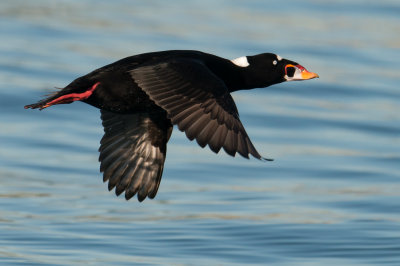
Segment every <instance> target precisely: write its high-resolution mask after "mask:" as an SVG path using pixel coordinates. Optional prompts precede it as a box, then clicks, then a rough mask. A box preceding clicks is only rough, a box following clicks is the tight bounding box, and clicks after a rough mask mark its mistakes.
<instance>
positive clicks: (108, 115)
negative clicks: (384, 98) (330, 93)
mask: <svg viewBox="0 0 400 266" xmlns="http://www.w3.org/2000/svg"><path fill="white" fill-rule="evenodd" d="M317 77H318V75H317V74H315V73H312V72H309V71H307V70H306V69H305V68H304V67H303V66H301V65H299V64H298V63H296V62H293V61H290V60H287V59H283V58H281V57H280V56H278V55H276V54H272V53H263V54H258V55H254V56H243V57H239V58H237V59H234V60H228V59H225V58H221V57H218V56H215V55H212V54H207V53H203V52H199V51H190V50H188V51H186V50H182V51H181V50H172V51H162V52H154V53H145V54H139V55H134V56H130V57H127V58H124V59H121V60H119V61H117V62H115V63H112V64H109V65H106V66H104V67H102V68H99V69H97V70H94V71H93V72H91V73H89V74H87V75H85V76H82V77H80V78H77V79H76V80H74V81H72V82H71V83H70V84H69V85H68V86H66V87H65V88H63V89H61V90H59V91H57V92H55V93H53V94H52V95H50V96H49V97H48V98H46V99H43V100H41V101H39V102H38V103H35V104H30V105H26V106H25V108H26V109H27V108H32V109H35V108H39V109H40V110H42V109H44V108H47V107H49V106H52V105H56V104H66V103H72V102H74V101H82V102H85V103H88V104H90V105H93V106H94V107H97V108H99V109H100V112H101V119H102V123H103V127H104V132H105V133H104V136H103V138H102V139H101V141H100V144H101V145H100V148H99V152H100V157H99V161H100V162H101V166H100V171H101V172H103V180H104V182H106V181H107V180H108V189H109V190H112V189H113V188H115V193H116V194H117V195H120V194H121V193H122V192H124V191H125V198H126V199H127V200H128V199H130V198H132V197H133V196H134V195H135V194H137V197H138V200H139V201H143V200H144V199H145V198H146V197H149V198H154V197H155V196H156V193H157V190H158V187H159V185H160V181H161V175H162V172H163V168H164V161H165V156H166V151H167V142H168V140H169V138H170V136H171V133H172V126H173V125H177V126H178V128H179V129H180V130H181V131H184V132H185V133H186V136H187V137H188V138H189V139H190V140H194V139H196V141H197V143H198V144H199V145H200V146H201V147H202V148H204V147H205V146H206V145H208V146H209V147H210V149H211V150H212V151H214V152H215V153H218V152H219V150H220V149H221V148H223V149H224V150H225V152H226V153H228V154H229V155H231V156H235V154H236V153H239V154H240V155H242V156H243V157H246V158H249V154H251V155H252V156H253V157H255V158H257V159H260V160H270V159H266V158H263V157H261V155H260V154H259V153H258V152H257V150H256V149H255V147H254V146H253V144H252V143H251V141H250V138H249V136H248V135H247V133H246V131H245V129H244V127H243V125H242V123H241V122H240V119H239V113H238V110H237V108H236V105H235V102H234V101H233V98H232V96H231V92H234V91H238V90H248V89H253V88H260V87H267V86H270V85H273V84H277V83H280V82H284V81H293V80H307V79H312V78H317Z"/></svg>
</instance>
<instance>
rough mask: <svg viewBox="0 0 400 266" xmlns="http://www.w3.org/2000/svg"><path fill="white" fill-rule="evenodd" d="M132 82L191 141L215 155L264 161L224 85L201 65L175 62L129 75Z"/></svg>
mask: <svg viewBox="0 0 400 266" xmlns="http://www.w3.org/2000/svg"><path fill="white" fill-rule="evenodd" d="M130 74H131V76H132V78H133V80H134V81H135V82H136V83H137V84H138V86H139V87H140V88H142V89H143V90H144V91H145V92H146V93H147V94H148V95H149V97H150V99H152V100H153V101H154V102H155V103H156V104H157V105H158V106H160V107H161V108H163V109H165V110H166V111H167V112H168V118H169V119H171V121H172V123H173V124H177V125H178V128H179V129H180V130H181V131H184V132H185V133H186V136H187V137H188V138H189V139H190V140H193V139H196V140H197V143H198V144H199V145H200V146H201V147H203V148H204V147H205V146H206V145H207V144H208V146H209V147H210V148H211V150H212V151H214V152H216V153H218V152H219V150H220V149H221V148H223V149H224V150H225V151H226V152H227V153H228V154H229V155H232V156H235V154H236V152H238V153H239V154H241V155H242V156H244V157H246V158H249V154H251V155H253V156H254V157H256V158H258V159H264V158H262V157H261V155H260V154H259V153H258V152H257V150H256V149H255V147H254V146H253V144H252V143H251V141H250V138H249V137H248V135H247V133H246V131H245V129H244V127H243V125H242V123H241V122H240V119H239V113H238V110H237V108H236V105H235V102H234V101H233V99H232V96H231V95H230V93H229V91H228V89H227V87H226V85H225V83H224V82H223V81H222V80H221V79H219V78H218V77H217V76H216V75H214V74H213V73H212V72H211V71H210V70H209V69H208V68H207V67H206V66H205V65H204V64H203V63H201V62H200V61H195V60H191V59H174V60H171V61H168V62H164V63H159V64H155V65H146V66H141V67H138V68H135V69H133V70H131V71H130Z"/></svg>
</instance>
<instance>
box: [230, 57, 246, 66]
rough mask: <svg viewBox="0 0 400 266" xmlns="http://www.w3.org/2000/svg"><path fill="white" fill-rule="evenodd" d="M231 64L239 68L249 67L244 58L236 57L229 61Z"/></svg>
mask: <svg viewBox="0 0 400 266" xmlns="http://www.w3.org/2000/svg"><path fill="white" fill-rule="evenodd" d="M231 62H232V63H234V64H235V65H237V66H240V67H248V66H249V65H250V64H249V61H247V57H246V56H241V57H238V58H236V59H233V60H231Z"/></svg>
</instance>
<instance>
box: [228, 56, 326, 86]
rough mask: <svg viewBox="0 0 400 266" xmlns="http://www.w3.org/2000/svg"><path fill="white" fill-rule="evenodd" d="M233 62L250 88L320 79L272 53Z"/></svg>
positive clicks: (240, 58)
mask: <svg viewBox="0 0 400 266" xmlns="http://www.w3.org/2000/svg"><path fill="white" fill-rule="evenodd" d="M231 61H232V63H234V64H235V65H236V66H238V67H240V68H241V69H242V72H243V73H244V77H245V80H246V84H247V85H248V86H249V88H250V87H267V86H270V85H273V84H277V83H281V82H285V81H295V80H308V79H313V78H319V76H318V74H316V73H313V72H310V71H308V70H307V69H306V68H305V67H303V66H302V65H300V64H299V63H297V62H294V61H291V60H288V59H285V58H282V57H280V56H279V55H277V54H272V53H263V54H258V55H253V56H242V57H239V58H236V59H234V60H231Z"/></svg>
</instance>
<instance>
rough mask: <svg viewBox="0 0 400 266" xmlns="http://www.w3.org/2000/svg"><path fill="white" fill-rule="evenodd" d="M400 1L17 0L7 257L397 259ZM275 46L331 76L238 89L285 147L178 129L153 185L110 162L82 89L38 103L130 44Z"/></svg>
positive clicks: (264, 130) (7, 27)
mask: <svg viewBox="0 0 400 266" xmlns="http://www.w3.org/2000/svg"><path fill="white" fill-rule="evenodd" d="M399 10H400V6H399V4H398V3H397V1H389V0H387V1H379V2H373V3H372V2H365V1H357V0H353V1H336V2H335V3H329V2H328V3H327V2H326V1H301V2H299V1H287V2H285V3H282V2H279V4H278V2H276V3H275V2H272V3H270V2H265V1H246V2H239V1H234V2H229V3H228V2H216V3H215V2H212V1H194V2H190V3H188V2H186V1H175V2H173V3H171V2H168V3H167V2H164V1H148V2H142V1H124V0H118V1H112V2H111V1H85V2H82V1H81V2H79V3H78V2H77V1H57V2H54V1H47V0H41V1H35V2H26V1H2V2H1V3H0V35H1V36H2V41H1V42H0V110H1V115H0V128H1V129H0V182H1V186H0V247H1V248H0V263H4V264H7V265H8V264H15V265H24V264H28V265H33V264H40V265H54V264H57V265H71V264H95V265H102V264H103V265H109V264H116V263H119V264H127V265H131V264H135V263H136V264H183V265H192V264H195V265H210V264H212V265H213V264H229V265H232V264H267V263H269V264H280V265H293V264H295V265H337V264H339V263H341V264H345V265H362V264H363V265H365V264H371V265H381V264H387V265H398V264H399V263H400V256H399V254H400V233H399V232H400V230H399V229H400V226H399V222H400V216H399V213H400V203H399V202H400V200H399V198H400V193H399V191H400V182H399V177H400V175H399V170H400V167H399V166H400V156H399V150H400V149H399V148H400V127H399V125H400V123H399V122H400V116H399V115H398V112H399V110H400V104H399V103H400V101H399V99H400V93H399V90H398V84H399V75H398V72H399V70H400V63H399V61H398V54H399V48H400V38H399V35H398V34H397V33H398V32H399V26H398V25H399V20H400V19H399V16H398V11H399ZM166 49H199V50H203V51H206V52H210V53H215V54H218V55H221V56H224V57H228V58H234V57H238V56H241V55H243V54H256V53H259V52H265V51H270V52H276V53H278V54H280V55H281V56H283V57H285V58H290V59H293V60H296V61H298V62H299V63H301V64H303V65H304V66H306V67H307V68H308V69H309V70H311V71H315V72H317V73H318V74H319V75H320V76H321V78H320V79H319V80H313V81H309V82H298V83H294V82H293V83H286V84H280V85H276V86H273V87H270V88H267V89H264V90H262V89H258V90H254V91H246V92H237V93H235V94H234V98H235V99H236V102H237V105H238V109H239V111H240V114H241V120H242V121H243V123H244V125H245V126H246V129H247V131H248V133H249V135H250V137H251V138H252V140H253V142H254V144H255V145H256V147H257V148H258V150H259V151H260V152H261V153H262V155H264V156H266V157H272V158H274V159H275V161H274V162H272V163H262V162H259V161H257V160H245V159H243V158H230V157H229V156H227V155H225V154H219V155H215V154H213V153H212V152H210V150H208V149H201V148H199V147H198V145H197V144H196V143H195V142H189V141H188V140H187V139H186V137H185V135H184V134H183V133H181V132H178V131H177V130H176V129H175V131H174V134H173V135H172V138H171V141H170V144H169V146H168V156H167V161H166V166H165V172H164V176H163V180H162V182H161V186H160V190H159V193H158V195H157V197H156V199H155V200H153V201H151V200H146V201H145V202H143V203H138V202H136V201H135V200H131V201H128V202H126V201H125V200H124V199H123V198H117V197H115V196H114V195H113V193H110V192H108V191H107V185H106V184H103V183H102V182H101V176H100V174H99V172H98V168H99V165H98V162H97V156H98V154H97V149H98V145H99V140H100V138H101V136H102V131H103V129H102V128H101V122H100V119H99V112H98V110H96V109H94V108H92V107H90V106H86V105H84V104H80V103H74V104H72V105H66V106H56V107H54V108H51V109H49V110H44V111H43V112H35V111H27V110H24V109H23V108H22V107H23V105H25V104H28V103H31V102H34V101H35V100H37V99H39V98H40V96H42V95H44V94H46V93H48V92H49V91H51V90H52V88H54V87H62V86H64V85H65V84H67V83H69V82H70V81H71V80H72V79H74V78H76V77H78V76H80V75H82V74H85V73H87V72H89V71H91V70H93V69H95V68H97V67H100V66H102V65H105V64H107V63H110V62H112V61H114V60H116V59H119V58H122V57H125V56H128V55H131V54H136V53H140V52H146V51H155V50H166Z"/></svg>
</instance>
